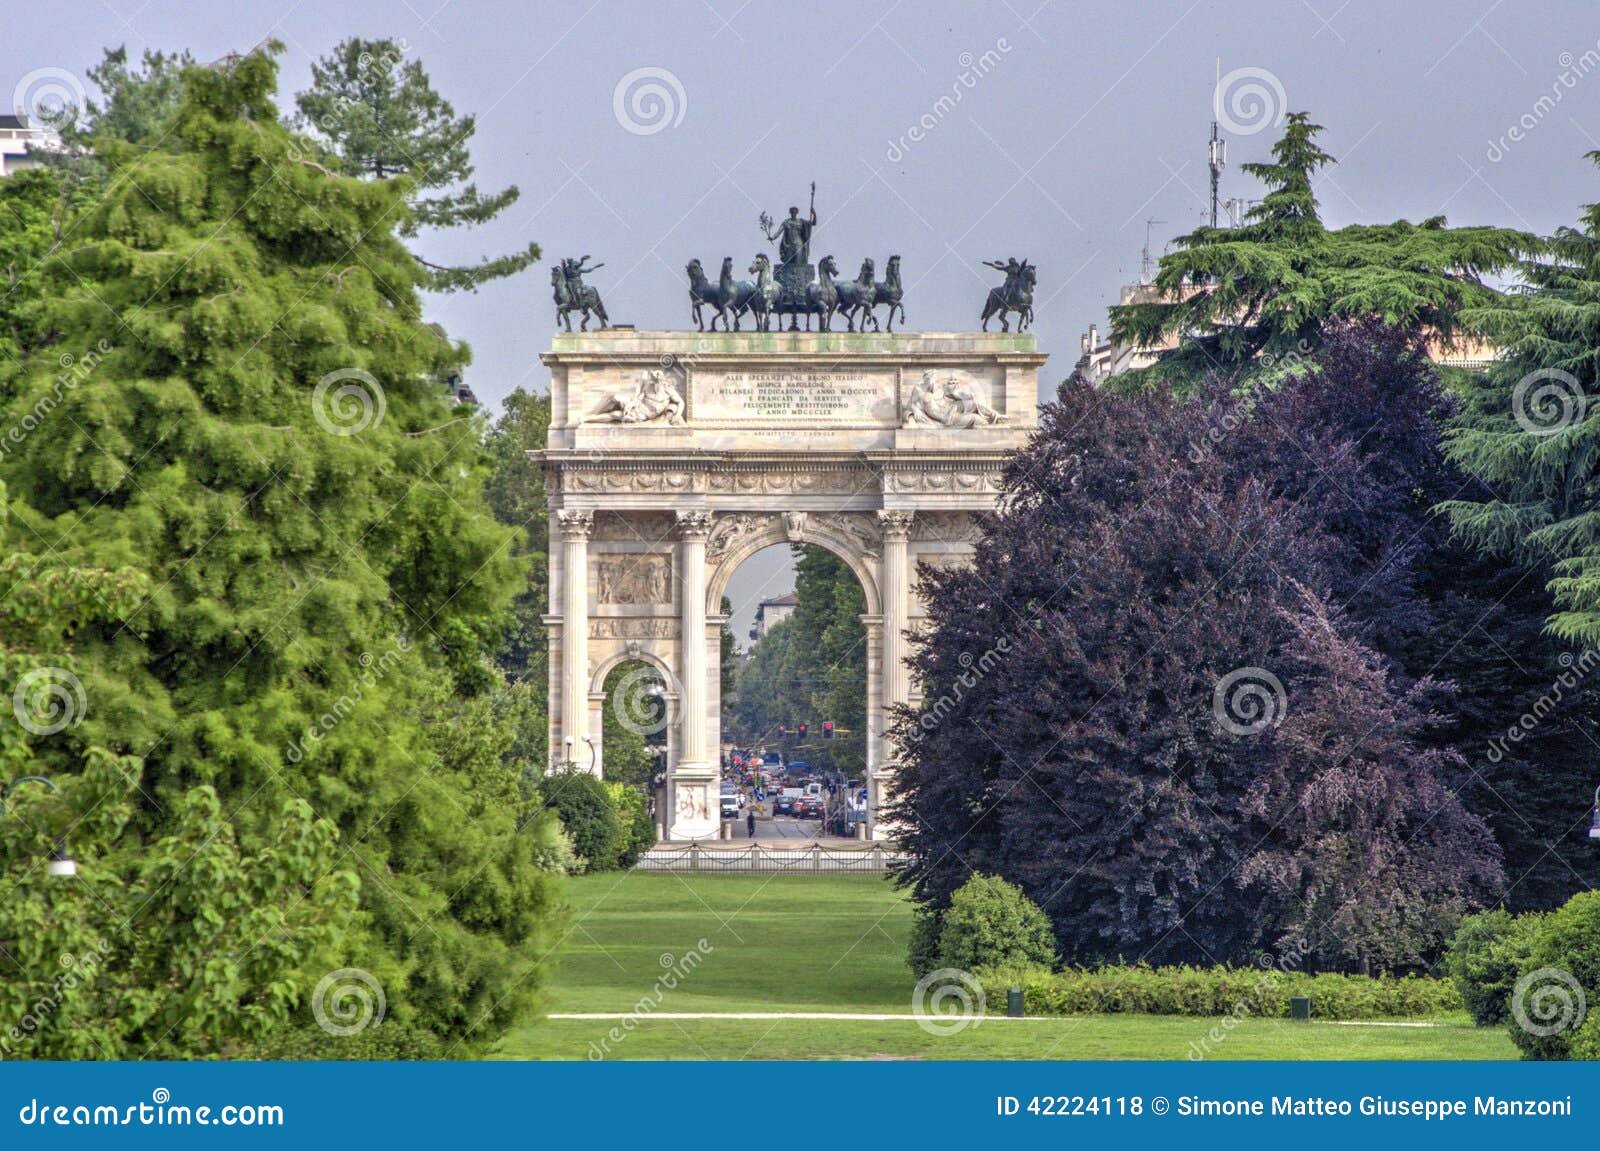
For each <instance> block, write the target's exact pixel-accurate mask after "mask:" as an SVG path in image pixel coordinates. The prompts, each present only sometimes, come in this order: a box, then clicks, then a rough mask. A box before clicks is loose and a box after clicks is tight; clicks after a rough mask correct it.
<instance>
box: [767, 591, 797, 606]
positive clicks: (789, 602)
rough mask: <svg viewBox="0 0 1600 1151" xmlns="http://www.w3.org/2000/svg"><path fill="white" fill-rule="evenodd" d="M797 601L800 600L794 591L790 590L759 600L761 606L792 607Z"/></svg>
mask: <svg viewBox="0 0 1600 1151" xmlns="http://www.w3.org/2000/svg"><path fill="white" fill-rule="evenodd" d="M799 602H800V599H799V597H798V596H796V595H795V594H794V592H792V591H791V592H785V593H784V594H783V595H775V596H771V597H770V598H768V599H764V600H762V601H761V606H762V607H794V606H795V605H796V604H797V603H799Z"/></svg>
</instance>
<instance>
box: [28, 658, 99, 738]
mask: <svg viewBox="0 0 1600 1151" xmlns="http://www.w3.org/2000/svg"><path fill="white" fill-rule="evenodd" d="M88 711H89V697H88V696H87V695H85V694H84V690H83V684H82V683H81V682H79V680H78V677H77V676H75V675H73V674H72V673H71V672H70V671H68V670H67V669H66V668H61V667H36V668H34V669H33V670H32V671H27V672H24V673H23V674H22V678H21V679H19V680H17V686H16V690H14V691H13V692H12V693H11V713H12V714H13V715H15V716H16V717H17V722H18V723H20V724H21V725H22V726H23V727H25V728H27V729H28V730H29V731H31V732H32V733H33V734H34V735H54V734H56V732H58V731H64V730H66V729H67V728H69V727H77V726H78V725H79V724H80V723H82V722H83V717H84V715H86V714H87V713H88Z"/></svg>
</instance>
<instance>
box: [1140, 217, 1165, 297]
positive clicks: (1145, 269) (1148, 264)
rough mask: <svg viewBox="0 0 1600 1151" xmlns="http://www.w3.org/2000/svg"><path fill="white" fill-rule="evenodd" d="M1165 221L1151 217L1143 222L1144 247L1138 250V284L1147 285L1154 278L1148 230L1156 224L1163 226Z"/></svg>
mask: <svg viewBox="0 0 1600 1151" xmlns="http://www.w3.org/2000/svg"><path fill="white" fill-rule="evenodd" d="M1165 223H1166V221H1165V220H1157V219H1155V218H1154V217H1153V216H1150V217H1146V218H1145V222H1144V247H1143V248H1141V249H1140V250H1139V282H1140V283H1141V284H1148V283H1150V282H1151V280H1153V279H1154V278H1155V275H1154V272H1155V265H1156V262H1155V258H1154V257H1152V256H1151V255H1150V229H1151V228H1152V227H1154V226H1155V225H1157V224H1165Z"/></svg>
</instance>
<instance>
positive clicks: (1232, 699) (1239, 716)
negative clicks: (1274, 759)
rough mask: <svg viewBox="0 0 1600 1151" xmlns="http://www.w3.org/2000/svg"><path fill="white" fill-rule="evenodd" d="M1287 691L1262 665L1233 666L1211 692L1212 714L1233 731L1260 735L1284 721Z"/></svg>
mask: <svg viewBox="0 0 1600 1151" xmlns="http://www.w3.org/2000/svg"><path fill="white" fill-rule="evenodd" d="M1288 708H1289V695H1288V693H1287V692H1286V691H1284V690H1283V681H1282V680H1280V679H1279V678H1278V677H1277V676H1275V675H1273V674H1272V673H1271V672H1270V671H1268V670H1267V669H1266V668H1264V667H1241V668H1235V669H1234V670H1233V671H1230V672H1229V673H1228V674H1227V675H1225V676H1223V677H1222V678H1221V679H1219V680H1218V681H1217V686H1216V687H1215V688H1214V689H1213V690H1212V692H1211V715H1212V717H1213V718H1215V719H1216V721H1217V725H1218V726H1219V727H1221V728H1222V729H1223V730H1224V731H1226V732H1229V733H1230V734H1232V735H1259V734H1260V733H1261V732H1263V731H1266V730H1267V728H1269V727H1275V726H1277V725H1278V724H1279V723H1282V722H1283V717H1284V715H1285V713H1286V712H1287V711H1288Z"/></svg>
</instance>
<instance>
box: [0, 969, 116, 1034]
mask: <svg viewBox="0 0 1600 1151" xmlns="http://www.w3.org/2000/svg"><path fill="white" fill-rule="evenodd" d="M110 954H111V944H110V943H108V942H107V941H106V940H104V939H102V940H99V941H98V942H97V943H95V945H94V948H93V950H91V951H86V952H84V953H83V954H81V955H73V954H72V953H71V952H65V953H63V954H62V955H61V957H60V963H61V966H62V968H63V969H64V970H62V971H61V973H60V974H58V975H56V976H55V978H53V979H52V980H50V983H49V986H48V987H47V988H46V989H45V990H44V991H42V992H41V993H40V994H39V995H38V996H37V997H36V998H35V999H34V1000H33V1002H32V1003H30V1004H29V1005H28V1010H27V1012H26V1013H25V1014H24V1015H23V1016H22V1018H21V1019H19V1020H17V1022H16V1023H15V1024H14V1025H13V1026H12V1027H11V1028H10V1029H9V1030H8V1031H7V1033H6V1034H5V1035H4V1036H0V1059H9V1058H11V1057H12V1056H13V1055H15V1054H16V1053H17V1048H16V1046H15V1045H16V1044H19V1043H26V1042H27V1041H28V1040H29V1039H31V1038H32V1037H33V1036H34V1035H35V1034H37V1033H38V1031H39V1030H40V1029H41V1028H43V1027H45V1026H46V1025H47V1024H48V1023H49V1022H50V1018H51V1016H53V1015H55V1014H56V1013H57V1012H59V1011H60V1010H61V1008H62V1006H63V1005H64V1004H65V1003H66V1002H67V1000H68V999H69V998H70V997H71V995H72V993H73V992H74V991H76V990H77V989H78V988H79V987H81V986H83V985H84V984H85V983H88V982H89V980H91V979H93V978H94V975H95V973H96V972H97V971H99V969H100V967H101V965H102V964H103V963H104V962H105V959H106V956H108V955H110Z"/></svg>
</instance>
